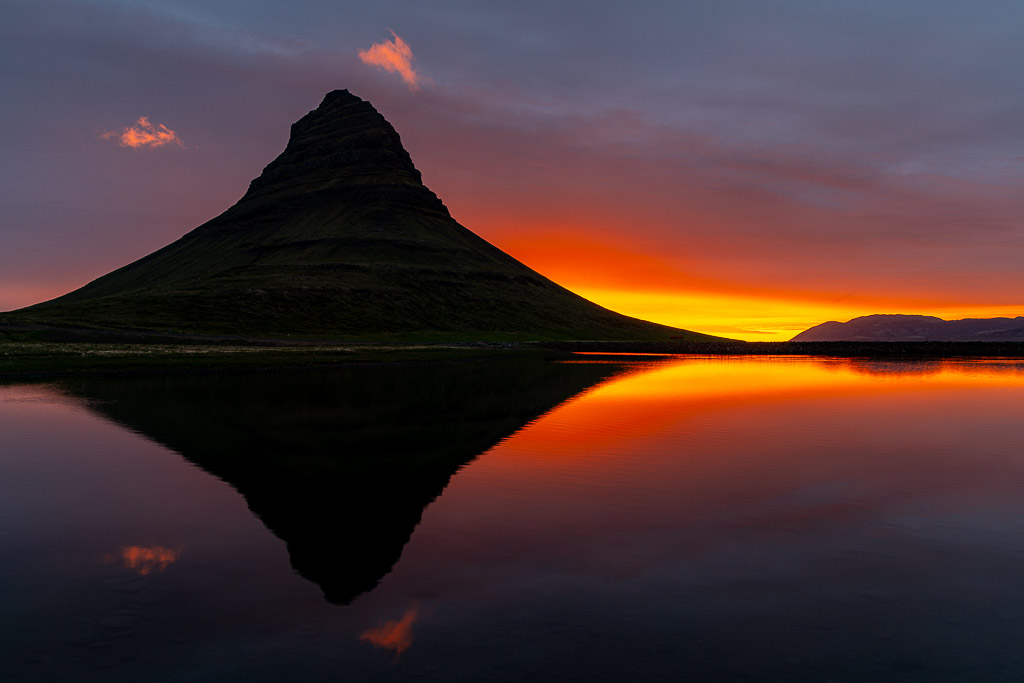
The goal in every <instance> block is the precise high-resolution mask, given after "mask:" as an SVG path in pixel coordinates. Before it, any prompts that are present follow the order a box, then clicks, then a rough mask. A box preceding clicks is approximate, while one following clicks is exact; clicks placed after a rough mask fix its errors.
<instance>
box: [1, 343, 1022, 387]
mask: <svg viewBox="0 0 1024 683" xmlns="http://www.w3.org/2000/svg"><path fill="white" fill-rule="evenodd" d="M133 341H134V343H125V341H124V340H118V341H106V340H104V341H97V340H96V339H95V338H93V339H92V340H91V341H63V342H62V341H39V340H31V339H27V340H26V339H22V340H13V339H10V338H8V339H6V340H2V339H0V381H2V382H5V383H10V382H20V381H26V382H32V381H45V380H50V379H59V378H63V377H76V376H86V375H90V376H95V375H137V374H184V373H234V372H281V371H315V370H329V369H331V368H337V367H348V366H353V365H366V366H373V365H396V364H399V365H400V364H406V365H423V364H437V363H459V362H484V361H495V360H511V359H524V358H536V359H543V360H568V359H572V358H576V359H583V358H586V359H589V360H608V361H611V360H621V361H628V360H632V359H637V358H650V357H651V356H677V355H678V356H812V357H814V356H816V357H834V358H884V359H888V360H895V361H899V360H926V359H939V358H1021V359H1024V342H682V341H675V340H664V341H647V342H643V341H625V342H608V341H592V342H579V341H572V342H570V341H565V342H483V341H478V342H447V343H419V344H416V343H404V344H402V343H397V342H396V343H390V344H389V343H383V342H360V343H344V342H323V341H320V342H316V341H313V340H282V339H247V340H244V341H243V340H231V341H233V342H234V343H230V342H228V341H227V340H224V339H218V340H216V341H213V340H210V339H203V340H200V339H189V340H185V339H182V340H180V341H179V340H173V341H171V340H168V339H166V337H163V338H161V339H159V340H157V339H151V340H145V341H143V340H140V339H135V340H133ZM211 342H212V343H211Z"/></svg>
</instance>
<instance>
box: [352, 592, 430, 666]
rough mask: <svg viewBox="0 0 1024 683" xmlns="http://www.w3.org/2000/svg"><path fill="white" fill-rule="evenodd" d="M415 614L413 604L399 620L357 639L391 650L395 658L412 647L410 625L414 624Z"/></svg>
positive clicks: (370, 630)
mask: <svg viewBox="0 0 1024 683" xmlns="http://www.w3.org/2000/svg"><path fill="white" fill-rule="evenodd" d="M417 612H418V609H417V606H416V605H415V604H414V605H412V606H411V607H410V608H409V609H407V610H406V611H405V614H403V615H402V618H401V619H398V620H396V621H388V622H385V623H384V624H383V625H381V626H378V627H376V628H371V629H368V630H366V631H364V632H363V633H362V635H360V636H359V639H360V640H363V641H366V642H367V643H371V644H372V645H374V646H376V647H381V648H385V649H387V650H392V651H394V653H395V657H396V658H397V657H398V656H399V655H401V654H402V653H403V652H405V651H406V650H408V649H409V646H410V645H412V625H413V624H414V623H415V622H416V617H417Z"/></svg>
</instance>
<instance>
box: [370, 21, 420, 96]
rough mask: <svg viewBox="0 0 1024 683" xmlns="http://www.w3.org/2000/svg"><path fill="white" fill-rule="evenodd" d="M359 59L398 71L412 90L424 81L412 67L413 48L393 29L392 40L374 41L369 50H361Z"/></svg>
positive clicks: (372, 64)
mask: <svg viewBox="0 0 1024 683" xmlns="http://www.w3.org/2000/svg"><path fill="white" fill-rule="evenodd" d="M388 30H389V31H390V29H388ZM359 59H361V60H363V63H364V64H369V65H370V66H375V67H377V68H379V69H384V70H385V71H390V72H393V73H398V74H399V75H401V77H402V80H403V81H405V84H406V85H408V86H409V89H410V90H419V89H420V83H422V82H423V77H422V76H420V75H419V74H418V73H416V70H415V69H413V68H412V60H413V56H412V48H411V47H409V43H407V42H405V41H404V40H402V37H401V36H399V35H398V34H397V33H395V32H394V31H391V40H387V41H384V42H383V43H374V44H373V45H371V46H370V49H369V50H360V51H359Z"/></svg>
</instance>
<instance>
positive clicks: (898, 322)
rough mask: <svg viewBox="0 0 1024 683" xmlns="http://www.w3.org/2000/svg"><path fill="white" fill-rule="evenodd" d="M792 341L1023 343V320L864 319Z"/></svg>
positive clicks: (827, 326) (823, 327) (806, 333)
mask: <svg viewBox="0 0 1024 683" xmlns="http://www.w3.org/2000/svg"><path fill="white" fill-rule="evenodd" d="M792 341H907V342H919V341H956V342H963V341H1024V317H1016V318H966V319H964V320H943V319H942V318H936V317H934V316H930V315H865V316H861V317H860V318H854V319H853V320H850V321H849V322H845V323H840V322H835V321H829V322H827V323H822V324H820V325H815V326H814V327H812V328H810V329H807V330H804V331H803V332H801V333H800V334H798V335H796V336H795V337H793V339H792Z"/></svg>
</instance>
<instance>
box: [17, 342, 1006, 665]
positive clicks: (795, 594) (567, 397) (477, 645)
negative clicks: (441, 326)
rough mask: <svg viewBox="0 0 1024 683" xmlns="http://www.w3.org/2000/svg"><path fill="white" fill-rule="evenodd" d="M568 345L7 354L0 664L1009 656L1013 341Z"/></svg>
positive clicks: (942, 661) (872, 660)
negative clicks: (69, 375)
mask: <svg viewBox="0 0 1024 683" xmlns="http://www.w3.org/2000/svg"><path fill="white" fill-rule="evenodd" d="M580 358H581V360H580V361H575V362H547V363H546V362H540V361H529V362H525V361H515V362H508V363H493V362H492V363H486V364H485V363H466V364H456V365H438V366H407V367H405V366H390V367H358V368H348V369H341V370H337V371H330V372H323V373H277V374H274V373H272V374H263V375H223V376H218V375H208V376H203V375H197V376H168V377H134V378H126V379H74V380H63V381H58V382H53V383H44V384H14V385H10V384H9V385H2V386H0V548H2V555H0V559H2V563H0V606H2V610H3V612H2V614H3V620H2V622H0V629H2V632H0V680H4V681H133V682H135V681H141V682H151V681H152V682H165V681H166V682H171V681H173V682H178V681H181V682H184V681H190V682H191V681H246V682H248V681H571V680H579V681H714V682H718V681H751V682H754V681H756V682H764V681H815V682H818V683H822V682H825V681H835V682H847V681H872V682H878V681H922V682H924V681H927V682H928V683H935V682H936V681H985V682H991V681H1021V680H1024V645H1022V643H1024V494H1022V492H1024V361H1021V360H973V361H955V360H949V361H934V362H878V361H864V360H860V361H858V360H842V359H811V358H764V357H758V358H743V357H737V358H724V359H721V358H720V359H711V358H694V357H674V358H673V357H651V358H650V359H649V360H644V361H637V360H635V359H634V360H631V361H622V362H602V361H597V360H587V357H585V356H581V357H580Z"/></svg>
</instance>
